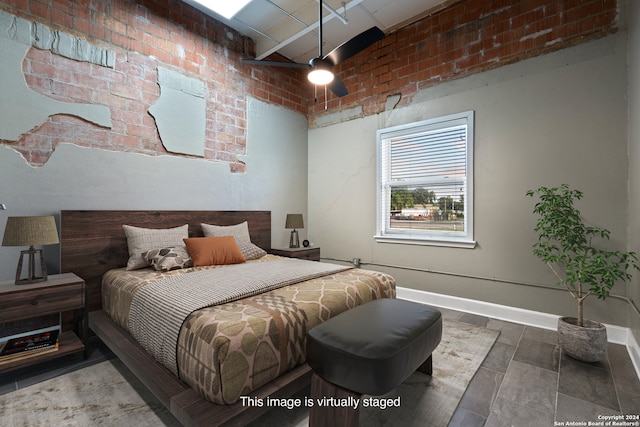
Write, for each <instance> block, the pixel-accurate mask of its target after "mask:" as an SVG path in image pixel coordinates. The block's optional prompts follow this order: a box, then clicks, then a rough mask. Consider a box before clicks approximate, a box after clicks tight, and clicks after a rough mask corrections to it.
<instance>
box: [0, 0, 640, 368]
mask: <svg viewBox="0 0 640 427" xmlns="http://www.w3.org/2000/svg"><path fill="white" fill-rule="evenodd" d="M23 3H24V2H2V3H0V9H1V10H2V11H3V12H6V13H8V14H10V15H14V16H17V17H19V18H23V19H26V20H28V21H34V22H38V23H41V24H43V25H46V26H48V27H50V28H54V29H57V30H60V31H61V32H64V33H66V34H71V35H75V36H80V37H81V38H83V39H87V40H89V41H90V42H92V43H94V44H95V45H97V46H98V47H100V48H103V49H106V50H107V51H110V52H114V54H115V59H114V60H115V65H114V67H108V66H98V65H96V64H89V63H86V62H76V61H74V60H70V59H68V58H64V57H62V56H60V55H56V54H53V53H51V52H50V51H47V50H41V49H36V48H29V50H28V53H27V61H26V62H25V63H23V69H25V67H27V66H29V67H30V68H27V69H26V70H25V76H26V77H27V78H26V81H27V84H28V86H29V87H31V88H34V89H37V91H40V92H42V93H43V94H45V95H48V96H50V97H52V98H54V99H58V100H62V101H73V102H79V103H83V104H87V103H94V104H98V105H108V106H109V108H110V109H111V114H110V121H111V123H110V127H107V126H105V125H95V124H92V123H90V122H89V121H88V120H85V119H81V118H78V117H76V116H71V115H57V116H52V117H51V118H49V119H46V120H45V121H44V124H42V125H40V123H38V124H36V126H37V127H36V128H35V129H34V130H33V131H30V132H27V133H26V134H24V135H22V134H20V136H19V137H17V138H15V139H14V138H13V137H11V138H8V137H3V138H6V139H2V141H1V142H2V144H1V146H0V182H2V183H3V184H2V186H1V188H2V192H1V194H0V203H2V204H4V205H6V207H7V209H6V210H2V211H0V217H1V218H0V219H1V220H2V221H3V224H4V221H5V218H6V217H8V216H14V215H57V214H59V212H60V211H61V210H65V209H189V210H198V209H202V210H212V209H215V210H225V209H256V210H260V209H268V210H270V211H271V212H272V218H273V219H272V221H273V222H272V246H273V247H285V246H287V243H288V238H289V230H285V229H284V221H285V216H286V214H287V213H292V212H301V213H303V215H304V219H305V228H304V229H301V230H299V231H300V234H301V240H302V238H306V239H308V240H310V241H311V242H313V243H314V244H315V245H317V246H318V247H320V248H321V254H322V257H323V258H326V259H338V260H347V261H348V260H351V259H353V258H360V259H361V260H362V262H363V265H364V266H365V267H366V268H370V269H379V270H381V271H386V272H389V273H390V274H392V275H393V276H394V277H395V278H396V280H397V282H398V286H400V287H403V288H406V289H408V290H415V291H425V292H430V293H435V294H438V295H444V296H454V297H460V298H464V299H465V300H472V301H478V302H488V303H492V304H497V305H498V306H499V307H507V308H509V307H514V308H520V309H525V310H531V311H534V312H541V313H549V314H553V315H559V314H572V313H573V309H574V308H573V304H572V301H571V300H570V298H568V297H566V295H565V294H563V293H562V292H559V291H557V290H554V289H547V288H545V287H544V286H537V285H551V284H553V283H554V280H553V277H551V276H550V275H549V274H548V273H547V272H546V270H545V269H544V266H543V265H541V263H540V262H539V261H537V260H536V259H535V258H534V257H533V256H532V255H531V251H530V246H531V244H532V243H533V241H534V239H535V237H534V234H533V232H532V228H533V224H534V219H533V215H532V214H531V210H532V206H531V200H530V199H527V198H526V197H525V196H524V193H525V192H526V190H528V189H530V188H534V187H537V186H540V185H558V184H560V183H563V182H566V183H568V184H571V185H573V186H576V187H578V188H580V189H582V190H583V191H585V192H586V197H585V200H584V207H583V211H584V212H585V213H586V214H587V215H588V217H589V219H590V220H592V221H593V222H594V223H597V224H603V225H605V226H606V227H608V228H610V229H611V230H612V236H613V240H612V244H613V245H615V246H617V247H620V248H623V249H624V248H628V249H630V250H636V251H638V250H639V248H638V238H637V236H638V233H639V229H640V222H639V220H638V219H637V218H638V215H637V213H638V212H639V211H640V196H639V194H640V191H638V186H639V185H640V177H638V175H637V172H636V170H638V166H640V154H639V153H638V149H637V147H638V143H639V142H640V128H639V126H640V124H638V123H637V120H632V119H631V118H633V117H637V116H638V109H639V108H640V107H639V105H640V82H639V81H638V77H637V76H638V75H640V73H638V72H637V70H638V61H639V59H638V57H637V52H638V51H640V49H638V46H639V45H640V41H639V39H638V26H639V24H638V21H639V20H640V18H639V17H638V14H639V11H638V5H637V3H636V2H634V1H629V2H627V1H620V2H617V3H616V2H608V1H604V2H602V1H597V2H587V3H588V4H590V5H593V4H595V5H597V7H600V6H601V5H602V7H605V8H606V9H607V10H610V11H614V12H615V13H613V14H609V15H606V14H605V15H606V16H607V17H608V20H607V19H604V20H603V21H602V22H601V21H597V25H600V26H599V27H598V28H596V29H593V28H587V29H584V27H583V26H581V25H577V24H576V25H569V26H568V27H569V28H570V29H572V31H574V33H571V34H568V35H566V37H565V38H564V39H561V40H559V41H558V42H556V43H552V44H551V45H550V46H545V44H546V42H544V43H543V44H542V46H539V45H537V44H536V43H535V42H536V38H529V39H527V40H528V42H527V43H524V44H523V49H524V50H523V51H519V52H515V53H514V57H513V59H508V60H506V61H505V62H504V63H503V62H500V60H498V61H493V62H490V63H489V64H484V63H481V64H477V66H476V67H475V68H474V67H473V66H469V67H468V68H463V69H461V71H460V72H459V73H457V74H455V75H451V76H443V77H442V78H441V81H439V82H438V84H432V83H431V82H429V81H428V79H429V78H431V76H422V77H421V78H420V79H418V77H414V80H411V79H410V82H411V83H412V84H413V86H412V87H410V85H406V87H404V88H403V89H402V90H401V89H399V88H393V89H390V90H389V91H387V92H384V91H382V89H380V88H378V87H377V86H376V85H375V84H373V83H372V84H368V83H367V82H369V80H363V81H362V82H360V83H359V84H361V85H362V86H365V87H370V88H371V93H368V92H365V94H364V95H362V96H365V95H366V96H367V98H366V100H363V101H358V100H357V99H355V98H354V99H353V100H351V101H349V102H350V103H347V102H345V105H342V104H338V101H337V100H336V99H334V98H330V100H329V109H328V111H327V112H324V104H323V103H322V102H319V103H317V104H316V103H314V102H313V93H312V90H311V89H310V88H308V86H307V85H306V84H305V83H303V82H302V79H303V78H304V76H302V75H301V74H296V73H294V72H290V71H283V70H271V69H257V68H249V67H245V66H243V65H241V64H240V63H239V61H238V57H239V54H238V53H237V51H234V49H237V50H239V51H240V52H242V51H243V50H244V49H245V46H244V41H243V40H241V39H238V36H237V35H236V34H234V35H233V39H234V43H231V41H230V39H229V38H228V37H227V34H225V33H224V32H222V31H221V34H220V35H217V36H214V35H210V36H209V38H205V37H204V36H203V35H202V31H203V30H202V28H200V27H197V25H196V24H193V25H191V24H187V22H195V23H203V22H205V21H206V22H211V21H210V20H207V19H206V18H204V17H203V16H202V15H197V14H196V12H195V11H193V10H192V9H188V8H187V7H186V6H184V5H182V4H181V3H180V2H178V1H171V2H163V3H162V5H158V4H157V3H156V2H142V1H140V2H126V1H119V2H111V7H110V8H109V7H107V6H106V4H107V3H109V2H96V3H95V4H94V3H91V5H92V6H91V7H92V9H91V10H89V9H88V8H87V7H83V6H80V5H79V4H76V3H73V2H68V3H67V2H62V3H60V4H58V3H55V7H54V6H49V5H48V4H47V3H46V2H36V1H33V2H29V5H30V6H28V7H26V6H24V5H23ZM158 3H159V2H158ZM472 3H473V2H469V1H463V2H460V3H457V4H456V5H453V6H452V9H451V13H453V14H455V13H457V11H459V10H460V9H455V8H456V7H457V8H463V7H465V6H468V5H469V4H472ZM497 3H499V4H495V5H492V6H491V7H493V8H494V9H492V10H488V11H487V14H490V12H491V11H492V12H496V13H494V15H496V16H497V18H496V19H499V18H500V19H502V20H503V21H502V22H503V23H504V22H508V21H509V20H510V19H511V17H510V16H508V13H507V12H508V10H509V6H510V5H511V6H512V7H513V5H519V4H527V5H529V7H531V8H533V9H535V7H534V6H533V4H534V3H536V4H540V5H545V6H546V7H547V8H548V10H553V9H554V8H558V9H560V8H567V9H569V8H570V5H572V4H573V2H557V1H548V2H544V1H541V2H517V1H513V2H497ZM594 7H595V6H594ZM586 9H587V11H584V12H583V13H585V14H586V16H589V14H590V13H591V12H590V9H589V8H588V7H587V8H586ZM177 10H179V11H184V10H187V11H190V12H189V13H188V14H187V17H185V18H182V17H179V18H175V16H176V15H178V16H182V15H181V14H180V13H175V11H177ZM498 11H502V12H501V13H497V12H498ZM169 16H171V17H173V18H171V19H170V18H169ZM586 16H575V15H573V14H569V13H567V14H566V17H567V19H570V17H573V19H575V20H576V22H583V21H588V20H587V19H585V18H586ZM434 17H442V15H438V14H436V15H434ZM430 19H431V18H429V17H427V18H424V19H423V23H424V24H425V25H430V23H431V21H430ZM589 22H591V21H589ZM460 24H464V22H460ZM469 25H470V24H469ZM522 25H525V24H524V23H523V24H522ZM185 27H186V28H188V30H187V31H186V34H184V33H183V28H185ZM207 28H208V29H209V28H210V27H207ZM410 29H411V26H410V27H409V28H407V30H406V31H407V33H408V32H409V31H410ZM214 30H215V27H214V28H213V29H210V31H214ZM544 31H545V28H540V29H538V30H536V31H534V32H533V33H537V32H544ZM582 31H584V33H583V32H582ZM533 33H532V34H533ZM176 34H181V37H184V39H180V40H179V41H176V40H175V39H173V37H176ZM395 34H396V35H395V36H394V37H397V38H399V37H401V36H402V34H405V33H403V32H402V31H398V32H397V33H395ZM406 36H407V37H408V34H406ZM214 37H218V39H220V37H221V40H223V41H224V40H226V41H224V43H225V46H221V45H219V44H215V43H205V42H204V40H209V39H210V38H214ZM396 43H398V46H399V45H401V43H402V41H401V40H397V41H396ZM179 46H183V47H184V48H183V50H181V49H180V48H179ZM392 46H394V45H392ZM634 47H635V48H634ZM391 48H393V47H391ZM25 51H26V50H25ZM191 51H193V52H195V53H196V54H195V55H193V56H191V55H188V54H187V53H189V52H191ZM3 52H4V51H3ZM367 52H369V51H367ZM376 52H377V50H376V48H375V47H374V49H372V51H371V52H370V53H368V54H369V55H376V56H380V55H381V53H380V52H377V53H376ZM212 58H215V59H212ZM42 63H44V64H48V65H47V66H46V67H45V68H44V70H42V69H39V70H38V69H36V66H37V65H39V64H42ZM159 66H163V67H165V68H168V69H171V70H173V71H176V70H178V71H181V74H184V75H186V76H188V77H195V78H196V79H198V80H202V79H205V82H206V84H207V90H208V91H209V92H208V94H209V96H210V99H211V100H210V101H209V102H210V105H209V107H208V108H209V111H210V113H209V116H207V120H209V122H208V123H209V124H208V126H207V145H206V147H205V152H204V156H203V157H202V156H193V155H172V154H170V153H169V152H168V151H167V150H166V149H165V148H164V147H163V146H162V143H161V141H160V139H159V137H158V135H157V131H156V126H155V122H154V119H153V117H152V116H151V115H149V114H148V113H147V110H148V109H149V107H150V105H152V104H153V102H155V100H156V99H157V95H158V75H157V71H156V69H157V68H158V67H159ZM89 70H93V73H94V74H92V76H93V77H89V80H86V79H83V78H85V77H86V75H87V74H88V73H89ZM359 71H360V70H358V69H357V67H356V70H355V71H354V72H356V73H357V72H359ZM343 72H344V73H350V72H351V70H344V71H343ZM29 73H32V76H31V77H29ZM269 73H273V75H269ZM199 75H201V76H206V77H198V76H199ZM42 76H45V77H46V78H39V77H42ZM274 76H277V77H274ZM416 76H418V73H416ZM376 77H378V76H375V77H373V78H376ZM363 79H364V77H363ZM398 80H401V79H398ZM52 81H55V82H56V84H53V85H52V84H50V82H52ZM67 81H73V82H74V84H62V83H65V82H67ZM105 81H108V82H109V87H108V89H103V87H102V86H101V85H102V84H105V83H104V82H105ZM371 81H372V82H374V80H371ZM79 82H82V83H79ZM45 83H46V86H45V85H44V84H45ZM87 87H93V90H92V91H91V92H88V91H87ZM81 89H82V90H81ZM376 90H379V91H381V93H380V94H378V93H374V92H375V91H376ZM354 92H355V91H354ZM359 93H360V92H359ZM399 93H402V96H401V97H400V98H399V99H398V97H397V95H398V94H399ZM141 99H142V100H143V101H142V102H140V100H141ZM365 101H366V102H365ZM359 106H362V111H360V110H359V109H358V107H359ZM3 108H5V109H6V108H10V107H7V106H6V104H5V106H4V107H3ZM468 110H474V111H475V114H476V118H475V120H476V141H477V142H476V144H477V146H476V151H475V158H474V162H475V185H476V187H475V209H476V210H475V212H474V223H475V224H474V225H475V236H474V239H475V240H476V241H477V247H476V248H475V249H457V248H446V247H445V248H441V247H433V246H415V245H393V244H384V243H377V242H376V241H375V240H374V239H373V235H374V234H375V231H376V225H375V221H376V220H375V204H376V202H375V198H376V194H375V170H376V158H375V131H376V130H377V129H379V128H384V127H389V126H393V125H396V124H400V123H406V122H413V121H417V120H421V119H423V118H426V117H437V116H442V115H446V114H452V113H458V112H462V111H468ZM3 111H4V110H3ZM220 122H222V123H224V127H223V128H220V127H218V123H220ZM2 127H3V128H5V129H6V124H5V123H3V125H2ZM283 130H285V131H283ZM229 135H232V136H233V137H232V138H231V137H229ZM46 249H47V259H48V260H49V261H50V262H51V263H52V264H51V265H50V272H52V273H55V272H56V271H57V269H59V265H58V264H57V263H56V261H55V260H56V259H57V256H58V253H57V250H58V249H57V247H47V248H46ZM18 253H19V252H18V250H17V249H15V248H9V247H0V272H1V274H2V279H11V278H12V277H13V274H14V271H15V263H16V259H17V257H18ZM394 266H395V267H394ZM398 267H400V268H398ZM639 282H640V277H637V276H636V277H634V278H633V281H632V282H631V284H629V285H628V286H625V285H622V286H618V287H616V289H615V293H617V294H619V295H621V296H622V297H623V298H610V299H608V300H607V301H605V302H601V301H596V300H595V299H593V300H592V301H590V302H589V304H588V306H587V311H588V313H589V315H590V317H592V318H594V319H596V320H599V321H602V322H605V323H608V324H612V325H618V326H621V327H622V328H628V329H629V331H630V334H631V337H633V340H634V341H635V343H637V342H638V341H640V314H638V312H637V310H635V309H634V308H633V306H632V305H631V304H630V303H629V302H628V301H627V300H626V299H625V298H629V299H630V300H632V301H635V305H636V306H637V305H638V300H640V290H639V289H640V288H639V284H640V283H639ZM419 295H425V298H431V297H433V296H432V295H429V294H422V293H420V294H419ZM478 307H480V308H478ZM487 307H492V306H487V305H480V306H474V307H473V308H472V309H471V310H475V309H477V310H486V309H487ZM481 314H485V315H489V316H491V315H495V314H493V313H486V312H482V313H481ZM510 314H511V313H510ZM632 348H633V346H632ZM634 351H635V354H636V357H637V354H638V353H640V351H639V350H638V348H637V344H635V350H634ZM637 360H638V359H637V358H636V363H637ZM636 366H637V365H636Z"/></svg>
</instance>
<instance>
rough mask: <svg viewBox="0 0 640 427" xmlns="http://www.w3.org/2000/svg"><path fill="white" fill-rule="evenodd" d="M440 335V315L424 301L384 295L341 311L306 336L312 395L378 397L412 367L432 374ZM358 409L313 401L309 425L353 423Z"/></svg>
mask: <svg viewBox="0 0 640 427" xmlns="http://www.w3.org/2000/svg"><path fill="white" fill-rule="evenodd" d="M441 339H442V316H441V314H440V312H439V311H438V310H436V309H435V308H433V307H429V306H427V305H424V304H418V303H415V302H411V301H405V300H399V299H391V298H383V299H379V300H374V301H371V302H369V303H367V304H364V305H361V306H358V307H355V308H353V309H351V310H348V311H345V312H344V313H341V314H339V315H338V316H336V317H334V318H332V319H329V320H327V321H326V322H324V323H321V324H320V325H318V326H316V327H315V328H313V329H311V330H310V331H309V335H308V336H307V362H308V363H309V366H311V368H312V369H313V371H314V374H313V377H312V380H311V398H312V399H314V401H316V399H322V398H323V397H334V398H336V399H349V396H351V399H359V398H360V396H361V395H363V394H367V395H372V396H380V395H382V394H385V393H388V392H390V391H391V390H393V389H394V388H395V387H397V386H398V385H399V384H400V383H402V382H403V381H404V380H406V379H407V378H408V377H409V376H410V375H411V374H412V373H413V372H414V371H415V370H420V371H422V372H424V373H426V374H429V375H431V373H432V360H431V353H432V352H433V350H435V348H436V347H437V346H438V344H439V343H440V340H441ZM359 409H360V405H358V407H357V408H355V409H354V408H352V407H346V406H336V405H329V406H322V407H321V406H319V405H314V406H312V407H311V410H310V415H309V425H310V426H325V425H326V426H329V425H331V426H335V425H340V426H357V425H358V412H359Z"/></svg>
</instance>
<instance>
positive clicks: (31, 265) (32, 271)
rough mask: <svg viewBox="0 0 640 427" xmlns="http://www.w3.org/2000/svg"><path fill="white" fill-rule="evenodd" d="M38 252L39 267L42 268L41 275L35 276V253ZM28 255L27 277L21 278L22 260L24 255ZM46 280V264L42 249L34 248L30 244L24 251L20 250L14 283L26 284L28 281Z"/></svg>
mask: <svg viewBox="0 0 640 427" xmlns="http://www.w3.org/2000/svg"><path fill="white" fill-rule="evenodd" d="M37 253H39V254H40V269H41V270H42V277H36V259H35V258H36V254H37ZM25 255H28V256H29V268H28V272H27V278H25V279H21V278H20V276H21V275H22V261H23V259H24V256H25ZM46 280H47V264H45V262H44V253H43V252H42V249H34V248H33V246H31V247H30V248H29V249H27V250H26V251H20V260H19V261H18V270H17V271H16V285H28V284H29V283H38V282H44V281H46Z"/></svg>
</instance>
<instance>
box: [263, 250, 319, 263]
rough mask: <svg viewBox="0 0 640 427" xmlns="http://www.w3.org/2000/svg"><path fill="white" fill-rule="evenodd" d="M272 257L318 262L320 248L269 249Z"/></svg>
mask: <svg viewBox="0 0 640 427" xmlns="http://www.w3.org/2000/svg"><path fill="white" fill-rule="evenodd" d="M271 253H272V254H274V255H280V256H286V257H288V258H300V259H308V260H309V261H320V248H283V249H271Z"/></svg>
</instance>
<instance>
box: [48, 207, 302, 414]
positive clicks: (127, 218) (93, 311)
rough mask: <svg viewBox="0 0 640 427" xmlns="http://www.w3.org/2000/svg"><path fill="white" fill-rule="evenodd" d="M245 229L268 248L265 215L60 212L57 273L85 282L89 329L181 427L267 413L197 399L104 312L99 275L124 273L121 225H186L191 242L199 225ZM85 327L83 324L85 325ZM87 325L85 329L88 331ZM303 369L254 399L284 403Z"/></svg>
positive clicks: (268, 219) (257, 393)
mask: <svg viewBox="0 0 640 427" xmlns="http://www.w3.org/2000/svg"><path fill="white" fill-rule="evenodd" d="M243 221H247V222H248V224H249V233H250V235H251V241H252V242H253V243H254V244H256V245H257V246H260V247H261V248H263V249H265V250H267V251H268V250H270V248H271V212H269V211H70V210H68V211H62V212H61V213H60V222H61V242H60V243H61V270H62V272H63V273H68V272H73V273H75V274H77V275H78V276H80V277H81V278H82V279H84V280H85V282H86V289H87V298H86V301H87V305H88V311H89V316H88V327H89V328H90V329H91V330H92V331H93V332H94V333H95V334H96V335H97V336H98V337H99V338H100V339H101V340H102V341H103V342H104V343H105V344H106V345H107V346H108V347H109V348H110V349H111V351H113V353H114V354H115V355H116V356H117V357H118V358H119V359H120V360H121V361H122V362H123V363H124V364H125V365H126V366H127V367H128V368H129V369H130V370H131V372H133V373H134V374H135V375H136V376H137V377H138V379H140V381H141V382H142V383H143V384H144V385H145V386H146V387H147V388H148V389H149V390H150V391H151V392H152V393H153V394H154V395H155V396H156V397H157V398H158V399H159V400H160V402H162V404H163V405H164V406H165V407H167V409H168V410H169V411H170V412H171V414H173V415H174V416H175V417H176V418H177V419H178V421H180V422H181V423H182V424H183V425H185V426H242V425H245V424H247V423H248V422H249V421H251V420H253V419H255V418H257V417H258V416H260V415H262V414H263V413H264V412H266V411H267V410H268V409H269V408H267V407H253V406H245V405H242V402H240V401H239V402H237V403H235V404H233V405H217V404H214V403H211V402H209V401H207V400H205V399H203V398H202V397H200V396H199V395H198V394H197V393H196V392H195V391H194V390H192V389H191V388H190V387H189V386H188V385H187V384H185V383H184V382H182V381H180V380H179V379H178V378H177V377H176V376H174V375H173V374H171V373H170V372H169V371H168V370H167V369H166V368H164V367H163V366H161V365H160V364H158V363H157V362H156V361H155V360H154V359H153V357H151V356H150V355H149V354H147V353H146V352H145V351H144V350H143V349H142V347H141V346H140V345H138V343H136V341H135V340H134V339H133V337H131V335H130V334H129V333H128V332H127V331H125V330H124V329H122V328H121V327H119V326H117V325H116V324H115V323H113V322H112V321H111V319H110V318H109V316H107V314H106V313H105V312H104V311H102V295H101V285H102V275H103V274H104V273H105V272H107V271H108V270H110V269H113V268H118V267H123V266H125V265H126V263H127V259H128V258H129V252H128V248H127V241H126V237H125V234H124V231H123V229H122V225H123V224H128V225H133V226H136V227H145V228H170V227H178V226H181V225H184V224H189V236H190V237H197V236H202V229H201V227H200V224H201V223H208V224H216V225H234V224H239V223H241V222H243ZM85 322H87V319H85ZM86 326H87V325H86V323H85V327H86ZM310 380H311V369H310V368H309V366H308V365H307V364H304V365H301V366H298V367H297V368H295V369H293V370H292V371H289V372H287V373H286V374H284V375H282V376H280V377H278V378H276V379H275V380H273V381H272V382H270V383H268V384H266V385H265V386H263V387H262V388H260V389H259V390H256V391H255V392H252V393H251V396H252V397H257V398H261V399H264V398H266V397H267V396H271V397H287V396H290V395H292V394H293V393H295V392H296V391H298V390H300V389H302V388H304V387H305V386H306V385H308V384H309V383H310Z"/></svg>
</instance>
